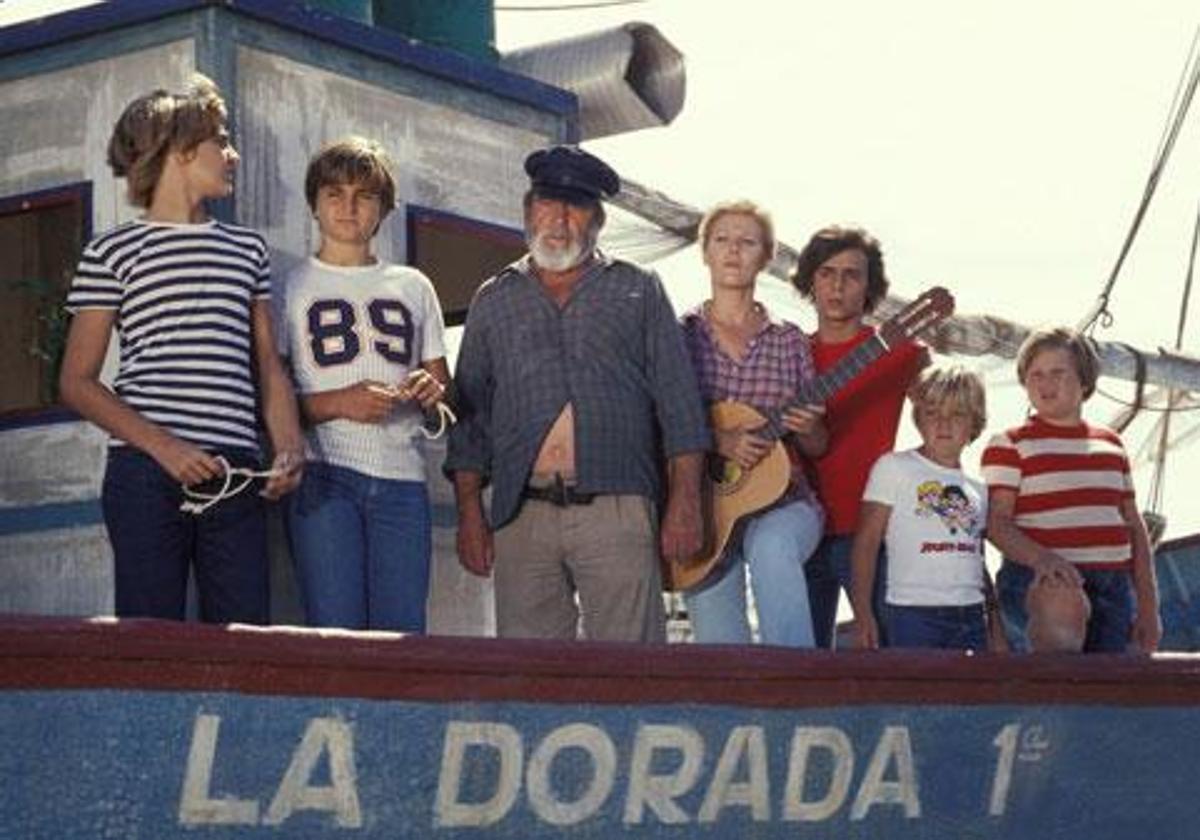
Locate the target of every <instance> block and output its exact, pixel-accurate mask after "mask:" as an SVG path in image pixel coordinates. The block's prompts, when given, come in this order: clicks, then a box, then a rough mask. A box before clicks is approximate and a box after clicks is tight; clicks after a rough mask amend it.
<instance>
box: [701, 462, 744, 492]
mask: <svg viewBox="0 0 1200 840" xmlns="http://www.w3.org/2000/svg"><path fill="white" fill-rule="evenodd" d="M747 475H748V473H747V472H746V471H745V470H743V469H742V468H741V467H740V466H738V465H737V463H736V462H734V461H731V460H729V459H728V458H721V457H720V456H712V457H710V458H709V459H708V478H709V481H711V482H712V484H713V489H714V490H715V491H716V492H718V493H732V492H734V491H735V490H737V489H738V487H740V486H741V484H742V482H743V481H744V480H745V478H746V476H747Z"/></svg>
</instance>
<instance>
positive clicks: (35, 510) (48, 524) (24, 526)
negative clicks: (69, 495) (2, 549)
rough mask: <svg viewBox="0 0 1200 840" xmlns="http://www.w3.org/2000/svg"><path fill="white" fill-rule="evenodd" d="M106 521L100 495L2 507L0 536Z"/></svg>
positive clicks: (78, 526) (82, 525)
mask: <svg viewBox="0 0 1200 840" xmlns="http://www.w3.org/2000/svg"><path fill="white" fill-rule="evenodd" d="M103 521H104V515H103V513H102V512H101V510H100V500H99V499H84V500H83V501H77V502H52V503H50V504H44V505H23V506H21V507H11V508H0V537H3V536H9V535H12V534H34V533H39V532H42V531H58V530H61V529H63V528H83V527H86V526H90V525H99V524H101V523H102V522H103Z"/></svg>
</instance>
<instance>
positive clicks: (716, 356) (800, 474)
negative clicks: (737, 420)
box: [679, 304, 816, 504]
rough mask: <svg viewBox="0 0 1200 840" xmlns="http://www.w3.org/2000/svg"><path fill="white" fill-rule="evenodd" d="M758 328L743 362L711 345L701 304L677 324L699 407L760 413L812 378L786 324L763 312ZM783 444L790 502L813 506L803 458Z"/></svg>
mask: <svg viewBox="0 0 1200 840" xmlns="http://www.w3.org/2000/svg"><path fill="white" fill-rule="evenodd" d="M757 305H758V306H759V307H761V308H762V312H763V314H764V315H765V316H766V318H765V319H764V320H763V326H762V329H760V330H759V331H758V334H757V335H756V336H754V338H752V339H750V343H749V345H748V346H747V348H746V357H745V358H744V359H741V360H740V361H739V360H738V359H733V358H731V357H730V356H729V355H728V354H726V353H725V351H724V350H722V349H721V348H720V346H719V345H718V343H717V338H716V336H715V335H713V332H712V328H711V327H710V326H709V324H708V320H707V319H706V318H705V317H704V309H705V306H706V304H701V305H700V306H697V307H696V308H694V309H691V310H689V311H688V312H686V313H685V314H684V315H683V316H682V317H681V318H680V319H679V320H680V322H681V324H682V325H683V335H684V340H685V341H686V343H687V349H688V353H689V355H691V357H692V366H693V367H694V368H695V369H696V379H697V382H698V384H699V385H700V396H701V397H702V398H703V399H704V402H705V404H706V405H707V404H709V403H714V402H719V401H721V400H735V401H737V402H740V403H746V404H747V405H749V406H751V407H753V408H755V409H758V410H759V411H763V410H764V409H774V408H779V407H780V406H782V405H784V404H786V403H788V402H790V401H791V400H793V399H795V397H796V394H797V393H798V392H799V390H800V383H801V382H805V381H807V380H810V379H812V378H814V377H815V376H816V368H815V367H814V366H813V359H812V350H811V349H810V347H809V343H808V336H806V335H805V334H804V333H803V332H802V331H801V330H800V328H799V327H797V326H796V325H795V324H793V323H790V322H788V321H778V320H776V319H775V318H773V317H772V316H771V313H770V312H768V311H767V309H766V307H763V306H762V304H757ZM784 444H785V446H786V448H787V451H788V457H789V458H791V461H792V488H791V490H789V493H788V498H789V499H790V500H793V501H795V500H797V499H807V500H809V501H811V502H813V503H814V504H816V495H815V494H814V493H813V491H812V488H811V487H810V486H809V483H808V479H807V477H806V476H805V472H804V461H803V458H804V456H803V455H801V454H800V453H799V451H797V449H796V447H795V446H793V445H792V444H791V443H790V441H788V440H787V439H786V438H785V440H784Z"/></svg>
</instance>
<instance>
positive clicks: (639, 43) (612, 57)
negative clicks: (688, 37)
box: [500, 22, 686, 140]
mask: <svg viewBox="0 0 1200 840" xmlns="http://www.w3.org/2000/svg"><path fill="white" fill-rule="evenodd" d="M500 65H501V66H502V67H504V68H506V69H508V70H512V71H513V72H515V73H520V74H521V75H523V76H529V77H531V78H534V79H537V80H538V81H542V82H546V83H547V84H551V85H554V86H555V87H559V88H563V89H564V90H569V91H571V92H572V93H574V94H575V95H576V96H577V97H578V98H579V130H580V139H581V140H592V139H595V138H597V137H606V136H608V135H610V134H621V133H623V132H626V131H635V130H637V129H639V128H650V127H652V126H661V125H666V124H668V123H670V122H671V121H672V120H673V119H675V117H677V116H678V115H679V112H680V111H681V110H682V109H683V97H684V91H685V88H686V77H685V74H684V65H683V53H681V52H680V51H679V50H677V49H676V48H675V46H674V45H673V44H671V42H670V41H668V40H667V39H666V38H665V37H663V35H662V33H661V32H659V31H658V30H657V29H656V28H655V27H653V26H651V25H650V24H648V23H637V22H634V23H626V24H623V25H622V26H619V27H617V28H616V29H610V30H604V31H602V32H593V33H589V34H585V35H577V36H575V37H573V38H567V39H564V40H561V41H551V42H550V43H547V44H539V45H538V46H536V47H528V48H526V49H522V50H515V51H513V52H510V53H506V54H504V55H502V56H501V57H500Z"/></svg>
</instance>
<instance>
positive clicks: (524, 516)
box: [444, 146, 709, 642]
mask: <svg viewBox="0 0 1200 840" xmlns="http://www.w3.org/2000/svg"><path fill="white" fill-rule="evenodd" d="M525 171H526V172H527V173H528V174H529V177H530V180H531V185H530V188H529V191H528V192H527V193H526V194H525V238H526V242H527V244H528V247H529V253H528V254H527V255H526V256H525V257H523V258H522V259H520V260H518V261H517V262H515V263H513V264H512V265H510V266H508V267H507V268H505V269H504V270H503V271H501V272H500V273H499V274H497V275H496V276H494V277H492V278H490V279H489V280H487V281H486V282H485V283H484V284H483V285H482V286H480V288H479V290H478V292H476V294H475V298H474V300H473V301H472V302H471V307H470V310H469V311H468V314H467V322H466V328H465V331H464V333H463V338H462V345H461V347H460V350H459V355H458V364H457V367H456V370H455V381H456V387H457V403H458V409H459V423H458V425H457V426H456V427H455V428H454V430H453V432H452V433H451V436H450V445H449V451H448V455H447V458H446V464H445V467H444V469H445V472H446V474H447V476H449V477H451V478H452V480H453V481H454V486H455V493H456V497H457V501H458V556H459V560H460V561H461V562H462V564H463V566H464V567H465V568H466V569H467V570H468V571H469V572H471V573H473V574H476V575H481V576H488V575H492V576H493V578H494V584H495V599H496V631H497V634H498V635H499V636H501V637H505V638H543V639H574V638H576V635H577V631H578V630H579V629H582V631H583V635H584V636H585V637H586V638H589V639H602V640H614V641H646V642H655V641H663V640H664V639H665V617H664V613H663V605H662V595H661V580H660V571H659V554H660V552H661V554H662V555H664V556H667V557H675V558H686V557H691V556H693V555H694V554H696V553H697V552H698V551H699V549H700V545H701V540H702V529H701V522H700V495H699V490H700V473H701V469H702V454H703V452H705V451H706V450H707V449H708V448H709V433H708V430H707V422H706V417H705V413H704V409H703V406H702V404H701V401H700V395H699V391H698V389H697V386H696V380H695V375H694V373H693V371H692V365H691V362H690V360H689V359H688V356H687V351H686V349H685V347H684V343H683V337H682V334H681V333H680V330H679V327H678V326H677V323H676V320H675V313H674V311H673V309H672V307H671V303H670V301H669V300H668V299H667V295H666V293H665V291H664V290H663V287H662V283H661V282H660V281H659V279H658V277H657V276H656V275H655V274H654V273H653V272H650V271H647V270H645V269H643V268H640V267H638V266H636V265H633V264H631V263H628V262H624V261H622V260H618V259H612V258H610V257H608V256H607V255H605V254H603V253H601V252H600V251H598V250H597V248H596V242H597V239H598V237H599V233H600V229H601V228H602V227H603V225H604V218H605V217H604V207H603V205H602V204H601V197H602V196H605V197H611V196H613V195H615V194H616V193H617V191H618V190H619V189H620V179H619V178H618V177H617V174H616V173H615V172H614V171H613V170H612V169H611V168H610V167H609V166H608V165H607V164H605V163H604V162H603V161H601V160H600V159H599V158H596V157H595V156H593V155H591V154H588V153H587V152H584V151H583V150H581V149H579V148H576V147H572V146H555V147H552V148H549V149H542V150H540V151H536V152H534V153H533V154H531V155H530V156H529V157H528V158H527V159H526V160H525ZM664 458H665V459H666V469H665V470H664V463H663V459H664ZM664 472H665V474H666V484H667V487H666V493H665V496H666V498H665V504H664V505H660V504H659V503H660V501H661V500H662V497H663V488H662V483H663V482H662V476H663V474H664ZM489 482H490V483H491V485H492V499H491V511H490V516H489V517H485V514H484V510H483V500H482V490H483V488H484V486H485V485H487V484H488V483H489ZM660 510H661V512H662V513H661V516H660V515H659V513H660Z"/></svg>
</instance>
